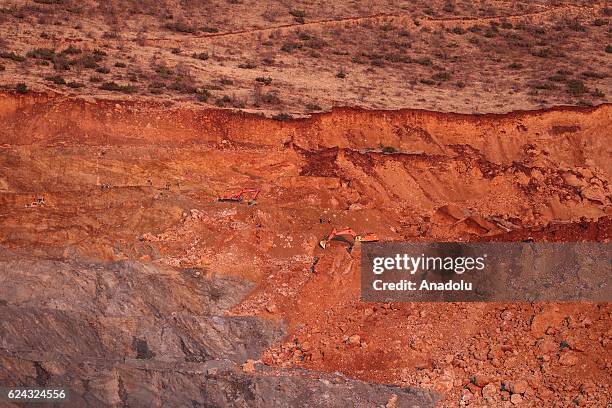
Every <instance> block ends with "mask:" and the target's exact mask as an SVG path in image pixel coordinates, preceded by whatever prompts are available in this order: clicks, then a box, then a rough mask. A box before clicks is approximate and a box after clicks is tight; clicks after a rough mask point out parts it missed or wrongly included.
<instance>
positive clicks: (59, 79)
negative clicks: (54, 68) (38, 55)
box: [45, 75, 66, 85]
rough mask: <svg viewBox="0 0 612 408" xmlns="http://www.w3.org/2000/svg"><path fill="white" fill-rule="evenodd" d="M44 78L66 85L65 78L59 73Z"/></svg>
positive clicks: (56, 83)
mask: <svg viewBox="0 0 612 408" xmlns="http://www.w3.org/2000/svg"><path fill="white" fill-rule="evenodd" d="M45 79H46V80H47V81H51V82H53V83H54V84H55V85H66V80H65V79H64V78H63V77H61V76H59V75H53V76H49V77H46V78H45Z"/></svg>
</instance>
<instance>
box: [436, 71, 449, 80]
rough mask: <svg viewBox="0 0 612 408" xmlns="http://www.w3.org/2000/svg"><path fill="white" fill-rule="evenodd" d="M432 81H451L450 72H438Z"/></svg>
mask: <svg viewBox="0 0 612 408" xmlns="http://www.w3.org/2000/svg"><path fill="white" fill-rule="evenodd" d="M431 79H433V80H434V81H438V82H441V81H448V80H449V79H451V74H450V73H449V72H446V71H442V72H438V73H435V74H433V75H432V77H431Z"/></svg>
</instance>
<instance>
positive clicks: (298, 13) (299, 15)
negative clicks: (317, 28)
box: [289, 9, 306, 24]
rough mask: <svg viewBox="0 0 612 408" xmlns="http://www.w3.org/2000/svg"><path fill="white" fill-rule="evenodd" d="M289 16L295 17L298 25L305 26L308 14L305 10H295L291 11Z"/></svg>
mask: <svg viewBox="0 0 612 408" xmlns="http://www.w3.org/2000/svg"><path fill="white" fill-rule="evenodd" d="M289 14H291V15H292V16H293V19H294V20H295V22H296V23H299V24H304V22H305V18H306V12H305V11H304V10H297V9H293V10H291V11H289Z"/></svg>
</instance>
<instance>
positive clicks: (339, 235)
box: [319, 227, 378, 249]
mask: <svg viewBox="0 0 612 408" xmlns="http://www.w3.org/2000/svg"><path fill="white" fill-rule="evenodd" d="M346 235H350V236H351V237H352V239H353V241H352V242H351V241H349V240H348V239H346V238H345V236H346ZM334 239H336V240H341V241H345V242H348V243H349V245H350V247H351V248H352V247H353V245H355V243H356V242H360V241H361V242H374V241H378V236H377V235H376V234H371V233H367V234H364V235H359V234H357V233H356V232H355V231H353V229H352V228H349V227H346V228H340V229H336V228H335V227H334V228H333V229H332V230H331V232H330V233H329V234H327V236H325V238H323V239H322V240H321V241H320V242H319V245H320V246H321V248H323V249H325V247H326V246H327V243H328V242H329V241H331V240H334Z"/></svg>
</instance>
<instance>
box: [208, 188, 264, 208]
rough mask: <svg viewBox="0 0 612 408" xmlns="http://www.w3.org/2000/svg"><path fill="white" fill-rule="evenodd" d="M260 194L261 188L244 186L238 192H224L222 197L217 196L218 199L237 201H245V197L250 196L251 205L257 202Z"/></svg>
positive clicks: (249, 202)
mask: <svg viewBox="0 0 612 408" xmlns="http://www.w3.org/2000/svg"><path fill="white" fill-rule="evenodd" d="M258 195H259V190H257V189H255V188H243V189H242V190H240V191H239V192H238V193H235V194H232V193H228V194H224V195H222V196H221V197H218V198H217V201H236V202H239V203H240V202H242V201H244V199H245V198H248V199H249V201H248V204H249V205H255V204H257V196H258Z"/></svg>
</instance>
